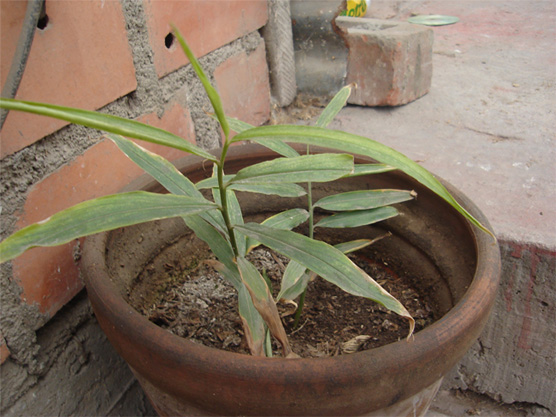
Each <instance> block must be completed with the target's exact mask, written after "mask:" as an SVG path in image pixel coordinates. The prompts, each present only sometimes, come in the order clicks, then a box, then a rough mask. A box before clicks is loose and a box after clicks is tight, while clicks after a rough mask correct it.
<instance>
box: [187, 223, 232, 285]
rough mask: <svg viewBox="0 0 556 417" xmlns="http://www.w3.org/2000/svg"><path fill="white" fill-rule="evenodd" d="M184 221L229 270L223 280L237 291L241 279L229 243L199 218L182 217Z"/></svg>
mask: <svg viewBox="0 0 556 417" xmlns="http://www.w3.org/2000/svg"><path fill="white" fill-rule="evenodd" d="M184 221H185V224H186V226H187V227H189V228H190V229H191V230H193V232H194V233H195V236H197V237H198V238H199V239H201V240H202V241H204V242H205V243H206V244H207V245H208V246H209V248H210V250H211V251H212V253H214V255H215V256H216V257H217V258H218V260H219V261H220V262H222V264H224V266H226V268H228V269H229V270H230V273H227V274H226V275H225V277H224V278H226V279H227V280H228V281H230V283H231V284H232V285H233V286H234V287H235V288H236V290H239V288H240V287H241V278H240V277H239V272H238V270H237V266H236V264H235V262H234V258H235V255H234V251H233V249H232V246H231V244H230V242H228V241H227V240H226V238H224V236H222V235H221V234H220V233H219V232H218V230H217V229H216V228H214V227H213V226H212V225H211V224H209V223H208V222H207V221H206V220H204V219H202V218H201V217H200V216H188V217H184ZM223 275H224V274H223Z"/></svg>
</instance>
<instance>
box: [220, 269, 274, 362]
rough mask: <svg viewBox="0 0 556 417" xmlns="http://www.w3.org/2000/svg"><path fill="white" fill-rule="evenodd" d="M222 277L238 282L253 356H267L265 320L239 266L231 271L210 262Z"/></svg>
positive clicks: (237, 287)
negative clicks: (243, 279)
mask: <svg viewBox="0 0 556 417" xmlns="http://www.w3.org/2000/svg"><path fill="white" fill-rule="evenodd" d="M209 264H210V265H211V266H213V267H214V268H215V269H216V270H217V271H218V272H220V274H222V276H223V277H224V278H225V279H227V280H229V281H231V282H236V281H237V286H236V289H237V292H238V312H239V317H240V319H241V322H242V324H243V331H244V332H245V340H246V341H247V345H248V346H249V350H250V351H251V354H252V355H254V356H265V339H266V333H267V331H266V325H265V323H264V320H263V318H262V317H261V315H260V314H259V312H258V311H257V309H256V308H255V306H254V305H253V300H252V299H251V295H250V294H249V291H248V290H247V287H246V286H245V285H244V284H243V282H242V281H241V277H240V275H239V270H238V268H237V265H235V264H234V266H233V269H229V268H228V267H227V266H226V265H224V264H223V263H221V262H218V261H212V262H209Z"/></svg>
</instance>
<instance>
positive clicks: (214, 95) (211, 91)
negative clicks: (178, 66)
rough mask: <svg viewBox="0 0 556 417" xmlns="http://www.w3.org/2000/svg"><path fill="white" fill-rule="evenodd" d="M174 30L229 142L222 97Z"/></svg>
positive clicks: (180, 35)
mask: <svg viewBox="0 0 556 417" xmlns="http://www.w3.org/2000/svg"><path fill="white" fill-rule="evenodd" d="M172 30H173V31H174V34H175V35H176V38H177V39H178V42H179V43H180V45H181V47H182V49H183V52H184V53H185V55H186V56H187V59H189V62H190V63H191V66H192V67H193V69H194V70H195V73H196V74H197V77H199V79H200V80H201V83H202V84H203V87H204V89H205V92H206V93H207V96H208V98H209V100H210V103H211V104H212V108H213V109H214V112H215V113H216V117H217V118H218V122H219V123H220V126H221V127H222V131H223V132H224V136H225V138H226V141H227V140H228V138H229V136H230V128H229V126H228V121H227V120H226V116H225V114H224V107H223V106H222V101H221V100H220V96H219V95H218V92H217V91H216V89H215V88H214V87H213V86H212V84H211V83H210V81H209V79H208V77H207V76H206V74H205V72H204V71H203V68H202V67H201V65H200V64H199V61H198V60H197V58H196V57H195V55H194V54H193V52H192V51H191V49H190V48H189V45H187V42H186V41H185V39H184V38H183V36H182V34H181V33H180V31H179V30H178V28H177V27H175V26H174V25H172Z"/></svg>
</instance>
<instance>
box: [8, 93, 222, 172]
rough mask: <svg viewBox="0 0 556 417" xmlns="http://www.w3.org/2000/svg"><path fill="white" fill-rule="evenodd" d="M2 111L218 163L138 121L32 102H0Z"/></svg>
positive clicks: (173, 136)
mask: <svg viewBox="0 0 556 417" xmlns="http://www.w3.org/2000/svg"><path fill="white" fill-rule="evenodd" d="M0 107H1V108H5V109H9V110H17V111H23V112H27V113H34V114H39V115H42V116H48V117H53V118H55V119H61V120H65V121H68V122H71V123H75V124H78V125H83V126H87V127H91V128H94V129H99V130H103V131H105V132H109V133H115V134H117V135H122V136H127V137H131V138H135V139H140V140H144V141H146V142H151V143H156V144H159V145H164V146H168V147H170V148H175V149H179V150H181V151H185V152H188V153H191V154H193V155H197V156H200V157H202V158H205V159H208V160H210V161H216V158H215V157H214V155H212V154H210V153H209V152H207V151H205V150H204V149H201V148H199V147H197V146H195V145H193V144H191V143H189V142H188V141H186V140H185V139H183V138H180V137H179V136H176V135H174V134H173V133H170V132H167V131H165V130H162V129H159V128H157V127H152V126H149V125H146V124H143V123H140V122H137V121H135V120H128V119H124V118H121V117H117V116H112V115H109V114H103V113H98V112H94V111H89V110H82V109H74V108H70V107H62V106H55V105H52V104H44V103H33V102H30V101H18V100H12V99H7V98H0Z"/></svg>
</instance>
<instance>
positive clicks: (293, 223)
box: [247, 208, 309, 252]
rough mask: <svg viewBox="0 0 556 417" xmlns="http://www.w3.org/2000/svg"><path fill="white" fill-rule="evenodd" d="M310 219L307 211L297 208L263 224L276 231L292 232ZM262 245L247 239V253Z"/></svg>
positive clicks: (279, 214)
mask: <svg viewBox="0 0 556 417" xmlns="http://www.w3.org/2000/svg"><path fill="white" fill-rule="evenodd" d="M308 218H309V213H308V212H307V210H304V209H300V208H295V209H290V210H286V211H283V212H281V213H278V214H275V215H274V216H271V217H269V218H267V219H265V220H264V221H263V222H262V223H261V224H262V225H264V226H267V227H273V228H275V229H283V230H292V229H293V228H295V227H297V226H299V225H300V224H301V223H303V222H304V221H306V220H307V219H308ZM259 245H260V242H257V241H256V240H253V239H251V238H247V252H250V251H252V250H253V249H254V248H256V247H257V246H259Z"/></svg>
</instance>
